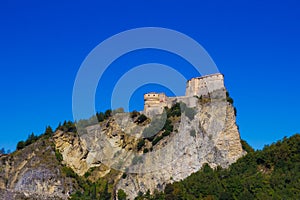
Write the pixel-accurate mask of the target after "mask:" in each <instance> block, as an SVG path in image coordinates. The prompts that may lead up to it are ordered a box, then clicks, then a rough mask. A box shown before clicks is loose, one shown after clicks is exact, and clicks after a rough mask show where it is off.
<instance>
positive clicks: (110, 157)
mask: <svg viewBox="0 0 300 200" xmlns="http://www.w3.org/2000/svg"><path fill="white" fill-rule="evenodd" d="M193 98H196V97H193ZM190 112H191V113H192V114H191V113H187V112H183V113H182V114H181V117H177V118H176V117H173V118H172V119H171V120H172V124H173V127H174V128H173V129H174V131H173V132H172V133H171V134H169V135H167V136H166V137H163V138H162V139H161V140H160V141H159V142H158V143H157V144H155V145H151V139H149V138H148V139H147V138H146V139H144V140H145V144H144V149H146V147H147V152H145V151H144V152H143V151H141V150H140V151H139V150H138V149H137V143H138V142H139V141H140V140H141V139H140V138H142V135H143V131H144V130H145V129H146V128H147V127H149V126H151V124H149V123H148V124H147V123H146V124H143V125H140V124H137V123H136V122H135V121H136V120H135V119H134V118H131V117H130V114H129V113H120V114H116V115H114V116H113V117H111V118H110V119H109V120H107V121H104V122H102V124H100V125H99V124H97V125H93V126H89V127H87V128H86V130H87V132H86V133H85V134H83V135H81V136H80V137H79V136H72V137H73V138H66V137H65V136H64V134H63V132H60V131H58V132H57V133H56V134H55V136H54V141H55V144H56V148H57V149H58V150H59V151H60V152H61V153H62V155H63V159H64V163H65V164H66V165H68V166H70V167H71V168H72V169H73V170H74V171H75V172H76V173H78V174H80V175H83V174H84V173H86V172H87V171H88V169H89V168H91V167H95V166H101V165H103V166H106V168H105V169H106V170H103V171H102V172H101V173H102V174H101V175H100V176H105V175H106V174H107V173H108V172H109V171H110V169H116V170H119V171H120V174H122V173H125V174H126V177H123V178H120V177H119V178H120V180H118V181H116V182H117V184H116V185H115V191H117V190H119V189H122V190H124V191H125V192H126V193H127V195H128V197H129V198H130V199H133V198H134V197H136V196H137V194H138V192H139V191H140V192H143V193H145V192H147V190H150V192H154V191H155V190H159V191H161V190H163V189H164V187H165V185H166V184H167V183H172V182H174V181H179V180H182V179H184V178H186V177H188V176H189V175H190V174H192V173H194V172H196V171H198V170H199V169H201V167H202V165H203V164H205V163H208V164H209V165H210V166H211V167H213V168H215V167H217V166H221V167H223V168H226V167H228V166H229V165H230V164H231V163H233V162H235V161H236V160H237V159H238V158H240V157H241V156H243V155H244V154H245V152H244V151H243V149H242V146H241V142H240V135H239V131H238V128H237V125H236V121H235V110H234V107H233V106H232V104H231V103H229V102H227V101H226V98H224V97H223V96H222V95H219V94H218V92H214V93H212V94H211V98H210V99H202V98H199V99H198V103H197V106H196V107H194V108H190ZM161 133H162V132H158V134H161ZM152 139H153V138H152ZM148 149H151V150H150V151H149V152H148Z"/></svg>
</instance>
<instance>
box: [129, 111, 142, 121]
mask: <svg viewBox="0 0 300 200" xmlns="http://www.w3.org/2000/svg"><path fill="white" fill-rule="evenodd" d="M139 115H140V113H139V112H138V111H136V110H134V111H132V112H131V113H130V117H131V118H132V119H133V118H136V117H137V116H139Z"/></svg>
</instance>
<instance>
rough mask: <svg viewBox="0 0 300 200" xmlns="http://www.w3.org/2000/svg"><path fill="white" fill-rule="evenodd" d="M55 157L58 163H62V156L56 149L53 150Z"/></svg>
mask: <svg viewBox="0 0 300 200" xmlns="http://www.w3.org/2000/svg"><path fill="white" fill-rule="evenodd" d="M55 157H56V159H57V160H58V161H59V162H61V161H63V156H62V155H61V153H60V152H59V151H58V150H57V149H56V150H55Z"/></svg>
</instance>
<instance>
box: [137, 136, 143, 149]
mask: <svg viewBox="0 0 300 200" xmlns="http://www.w3.org/2000/svg"><path fill="white" fill-rule="evenodd" d="M144 145H145V140H144V139H140V140H139V142H138V144H137V150H138V151H139V150H141V149H142V148H143V146H144Z"/></svg>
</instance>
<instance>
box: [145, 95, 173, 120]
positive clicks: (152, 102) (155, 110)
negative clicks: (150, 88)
mask: <svg viewBox="0 0 300 200" xmlns="http://www.w3.org/2000/svg"><path fill="white" fill-rule="evenodd" d="M166 106H167V96H166V95H165V93H155V92H151V93H147V94H144V112H145V114H146V115H148V116H152V115H155V114H160V113H162V112H163V109H164V107H166Z"/></svg>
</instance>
